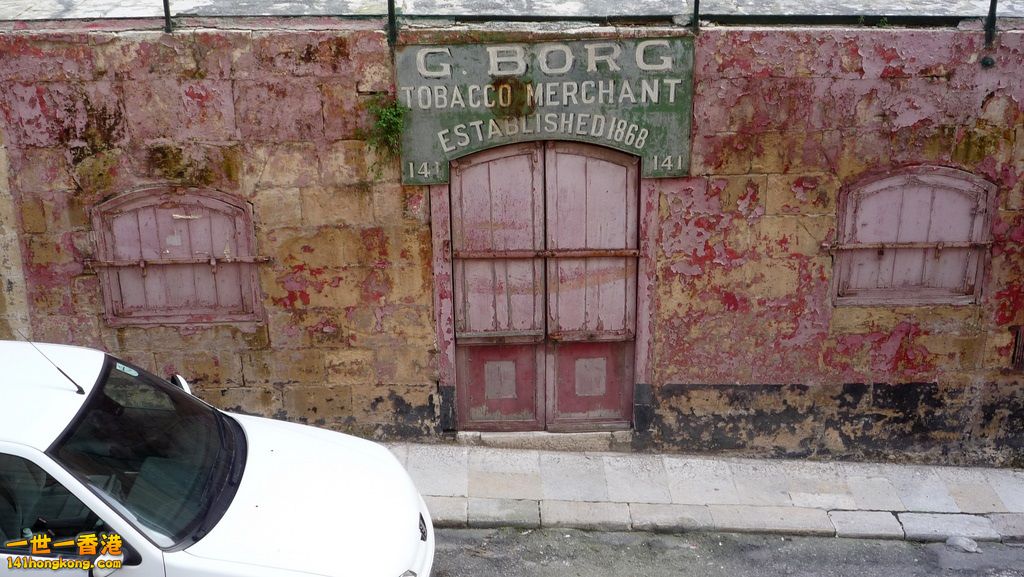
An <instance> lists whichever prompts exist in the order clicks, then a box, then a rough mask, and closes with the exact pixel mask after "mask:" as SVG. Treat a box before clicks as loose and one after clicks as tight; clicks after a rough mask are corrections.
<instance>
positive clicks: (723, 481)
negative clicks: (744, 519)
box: [664, 457, 739, 505]
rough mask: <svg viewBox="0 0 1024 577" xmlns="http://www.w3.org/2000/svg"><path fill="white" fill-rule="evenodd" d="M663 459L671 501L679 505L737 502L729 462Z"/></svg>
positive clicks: (737, 498) (677, 458) (676, 458)
mask: <svg viewBox="0 0 1024 577" xmlns="http://www.w3.org/2000/svg"><path fill="white" fill-rule="evenodd" d="M664 462H665V471H666V475H667V476H668V488H669V492H670V494H671V496H672V502H673V503H679V504H682V505H709V504H719V505H724V504H736V503H739V496H738V495H737V493H736V484H735V483H734V482H733V479H732V470H731V469H730V468H729V463H726V462H723V461H714V460H711V459H688V458H682V457H665V458H664Z"/></svg>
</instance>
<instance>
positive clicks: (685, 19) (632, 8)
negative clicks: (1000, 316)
mask: <svg viewBox="0 0 1024 577" xmlns="http://www.w3.org/2000/svg"><path fill="white" fill-rule="evenodd" d="M170 6H171V14H172V15H174V16H186V15H196V16H215V17H216V16H346V15H348V16H381V15H386V14H387V2H386V0H304V1H303V2H295V1H291V0H171V2H170ZM988 6H989V2H988V0H950V1H946V2H940V1H937V0H902V1H901V2H882V1H880V0H863V1H855V0H839V1H836V0H802V1H801V0H705V1H704V2H702V3H701V14H702V15H704V16H705V17H713V16H744V15H759V16H787V15H797V16H808V15H820V16H959V17H982V16H985V15H986V14H988ZM396 9H397V10H398V13H399V14H401V15H405V16H427V17H429V16H448V17H452V16H465V15H474V16H480V15H487V16H496V17H501V16H505V17H516V18H518V17H523V16H542V17H546V18H605V17H614V16H667V17H672V16H675V17H677V19H676V21H677V22H679V23H681V24H686V23H689V21H690V17H691V15H692V14H693V0H675V1H672V2H665V1H663V0H631V1H630V2H616V1H615V0H584V1H581V2H564V1H562V0H533V1H531V2H490V1H481V0H397V1H396ZM998 13H999V15H1000V16H1002V17H1022V16H1024V0H1000V2H999V12H998ZM162 16H163V5H162V2H160V1H159V0H123V1H115V0H4V1H3V2H0V20H50V19H86V18H159V17H162Z"/></svg>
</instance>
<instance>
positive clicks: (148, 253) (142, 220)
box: [137, 206, 167, 311]
mask: <svg viewBox="0 0 1024 577" xmlns="http://www.w3.org/2000/svg"><path fill="white" fill-rule="evenodd" d="M137 214H138V215H139V234H140V237H141V240H142V245H141V247H142V258H143V259H145V260H147V261H150V262H153V261H159V260H160V258H161V254H160V252H161V251H160V244H161V243H160V229H159V223H158V219H157V215H156V208H155V207H152V206H147V207H145V208H142V209H140V210H139V211H137ZM163 269H164V267H162V266H152V267H147V268H146V269H145V271H144V273H143V276H142V279H143V280H142V282H143V284H144V285H145V295H146V309H148V310H155V311H159V310H164V309H166V308H167V282H166V280H165V278H164V273H165V271H164V270H163Z"/></svg>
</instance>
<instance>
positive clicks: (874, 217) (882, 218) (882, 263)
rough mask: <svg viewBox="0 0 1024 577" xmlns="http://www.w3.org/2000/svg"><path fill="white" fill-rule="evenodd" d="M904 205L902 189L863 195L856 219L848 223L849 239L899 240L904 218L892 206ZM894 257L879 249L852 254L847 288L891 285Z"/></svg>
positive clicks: (858, 240)
mask: <svg viewBox="0 0 1024 577" xmlns="http://www.w3.org/2000/svg"><path fill="white" fill-rule="evenodd" d="M902 204H903V201H902V193H901V191H900V190H892V189H890V190H884V191H882V192H878V193H875V194H869V195H864V196H862V197H860V198H859V202H858V204H857V206H855V207H854V214H853V218H852V219H850V220H849V221H848V222H847V230H848V235H847V238H850V239H853V242H864V243H872V242H875V243H877V242H896V240H897V233H898V231H899V221H900V218H901V217H900V211H899V210H893V208H892V207H894V206H895V207H900V206H902ZM894 260H895V254H894V251H892V250H887V251H882V252H881V254H879V253H878V251H857V252H856V253H852V254H851V258H849V259H848V260H847V263H848V264H847V267H846V271H845V273H846V274H845V275H844V276H845V283H844V284H845V285H846V289H848V290H850V291H856V290H858V289H874V288H883V287H889V286H891V285H892V267H893V262H894ZM844 292H845V291H844Z"/></svg>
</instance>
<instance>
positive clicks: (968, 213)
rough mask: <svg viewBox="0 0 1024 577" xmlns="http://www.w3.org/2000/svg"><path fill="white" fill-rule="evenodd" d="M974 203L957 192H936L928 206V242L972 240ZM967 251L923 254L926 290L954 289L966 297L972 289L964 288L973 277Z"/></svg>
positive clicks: (974, 261) (972, 260) (973, 262)
mask: <svg viewBox="0 0 1024 577" xmlns="http://www.w3.org/2000/svg"><path fill="white" fill-rule="evenodd" d="M980 208H982V207H979V206H978V199H977V198H976V197H973V196H971V195H968V194H964V193H962V192H961V191H957V190H953V189H948V188H937V189H936V191H935V201H934V203H933V204H932V218H931V227H930V228H929V231H928V240H929V241H931V242H963V241H969V240H974V239H975V235H974V230H973V229H974V228H975V221H977V220H980V219H979V218H978V214H979V213H980V211H979V209H980ZM974 252H976V251H973V250H971V249H966V248H962V249H949V248H944V249H942V250H937V249H931V250H928V251H926V254H925V263H926V265H927V271H928V275H927V277H926V280H927V286H930V287H939V288H949V289H954V290H955V291H956V292H959V293H963V294H967V293H972V292H974V287H973V285H972V286H967V285H968V283H972V282H973V281H974V278H975V276H976V274H975V270H974V267H976V266H977V259H976V258H971V255H972V253H974Z"/></svg>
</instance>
